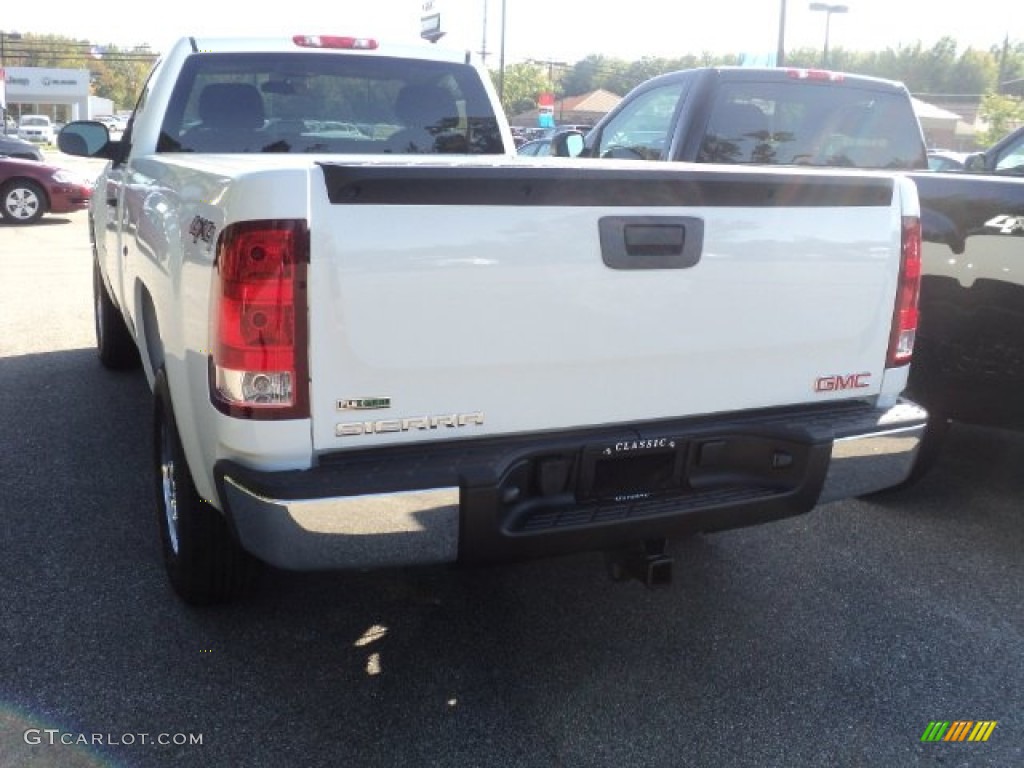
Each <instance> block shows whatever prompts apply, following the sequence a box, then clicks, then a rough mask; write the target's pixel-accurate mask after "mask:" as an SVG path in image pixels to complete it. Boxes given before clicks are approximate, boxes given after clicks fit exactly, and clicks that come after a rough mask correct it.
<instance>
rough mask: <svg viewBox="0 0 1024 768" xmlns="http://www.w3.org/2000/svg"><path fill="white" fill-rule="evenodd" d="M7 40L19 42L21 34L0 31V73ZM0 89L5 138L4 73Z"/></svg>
mask: <svg viewBox="0 0 1024 768" xmlns="http://www.w3.org/2000/svg"><path fill="white" fill-rule="evenodd" d="M8 40H21V33H20V32H4V31H3V30H2V29H0V71H2V70H3V69H4V65H5V64H6V62H5V60H4V54H5V53H6V51H5V50H4V43H5V42H7V41H8ZM0 88H3V93H0V96H2V97H3V98H2V99H0V129H3V133H4V135H5V136H6V135H7V73H6V72H4V81H3V83H0Z"/></svg>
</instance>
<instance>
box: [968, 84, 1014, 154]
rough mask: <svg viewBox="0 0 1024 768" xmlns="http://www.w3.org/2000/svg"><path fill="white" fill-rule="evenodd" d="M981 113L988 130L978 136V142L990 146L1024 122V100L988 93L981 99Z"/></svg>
mask: <svg viewBox="0 0 1024 768" xmlns="http://www.w3.org/2000/svg"><path fill="white" fill-rule="evenodd" d="M979 113H980V114H981V116H982V117H983V118H984V119H985V122H987V123H988V129H986V130H985V131H984V132H982V133H980V134H978V141H979V143H980V144H981V145H982V146H988V145H990V144H994V143H995V142H996V141H998V140H999V139H1001V138H1002V137H1003V136H1004V135H1006V134H1007V133H1009V132H1010V130H1011V129H1013V128H1014V127H1016V126H1017V125H1019V124H1020V123H1022V122H1024V99H1021V98H1019V97H1017V96H1003V95H1001V94H998V93H986V94H985V96H984V97H982V99H981V109H980V110H979Z"/></svg>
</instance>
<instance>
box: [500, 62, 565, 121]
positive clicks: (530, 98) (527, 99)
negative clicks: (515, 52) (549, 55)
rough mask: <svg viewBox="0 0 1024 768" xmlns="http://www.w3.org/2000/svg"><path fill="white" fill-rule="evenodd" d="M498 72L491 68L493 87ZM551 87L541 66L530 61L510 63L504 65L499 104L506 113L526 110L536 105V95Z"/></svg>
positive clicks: (511, 113)
mask: <svg viewBox="0 0 1024 768" xmlns="http://www.w3.org/2000/svg"><path fill="white" fill-rule="evenodd" d="M500 77H501V75H500V73H499V72H498V71H497V70H491V79H492V80H493V81H494V87H495V88H497V87H498V82H499V78H500ZM551 89H552V85H551V81H550V80H548V74H547V72H546V71H545V70H544V68H543V67H541V66H539V65H537V64H533V63H531V62H527V63H523V64H511V65H509V66H507V67H505V83H504V88H503V89H502V96H501V105H502V107H504V108H505V114H506V115H517V114H519V113H520V112H528V111H529V110H531V109H535V108H536V106H537V97H538V96H540V95H541V94H542V93H544V92H545V91H550V90H551Z"/></svg>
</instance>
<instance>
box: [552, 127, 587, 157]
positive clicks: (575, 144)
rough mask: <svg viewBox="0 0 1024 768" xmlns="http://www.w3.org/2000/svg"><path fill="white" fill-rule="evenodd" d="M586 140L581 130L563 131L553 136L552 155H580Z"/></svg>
mask: <svg viewBox="0 0 1024 768" xmlns="http://www.w3.org/2000/svg"><path fill="white" fill-rule="evenodd" d="M585 146H586V142H584V140H583V134H582V133H581V132H580V131H562V132H561V133H556V134H555V135H554V136H552V137H551V156H552V157H579V156H580V155H582V154H583V148H584V147H585Z"/></svg>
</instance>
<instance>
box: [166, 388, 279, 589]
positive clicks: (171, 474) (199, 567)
mask: <svg viewBox="0 0 1024 768" xmlns="http://www.w3.org/2000/svg"><path fill="white" fill-rule="evenodd" d="M154 394H155V403H154V419H153V437H154V441H153V459H154V465H155V466H154V469H155V475H156V477H155V486H156V488H155V489H156V503H157V518H158V524H159V527H160V541H161V546H162V549H163V556H164V566H165V567H166V570H167V576H168V578H169V579H170V582H171V586H172V587H173V588H174V591H175V592H176V593H177V594H178V596H179V597H180V598H181V599H182V600H184V601H185V602H186V603H189V604H191V605H211V604H216V603H226V602H230V601H231V600H234V599H236V598H238V597H241V596H242V595H244V594H245V593H246V592H248V591H249V590H250V589H251V587H252V585H253V583H254V582H255V579H256V577H257V575H258V573H259V571H260V562H259V561H258V560H257V559H256V558H255V557H253V556H252V555H250V554H249V553H248V552H246V551H245V550H243V549H242V547H241V545H240V544H239V543H238V541H237V540H236V539H235V537H234V536H233V535H232V532H231V530H230V528H229V527H228V523H227V520H226V519H225V518H224V515H223V514H221V512H220V511H219V510H217V509H216V508H215V507H214V506H213V505H212V504H210V503H209V502H208V501H206V500H205V499H203V498H201V497H200V496H199V493H198V492H197V491H196V487H195V484H194V483H193V481H192V474H191V472H190V471H189V468H188V463H187V461H186V459H185V452H184V450H183V449H182V446H181V438H180V436H179V434H178V428H177V425H176V423H175V418H174V409H173V407H172V405H171V397H170V390H169V389H168V386H167V378H166V374H165V373H164V371H163V369H161V370H160V371H159V372H158V373H157V376H156V381H155V383H154Z"/></svg>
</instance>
